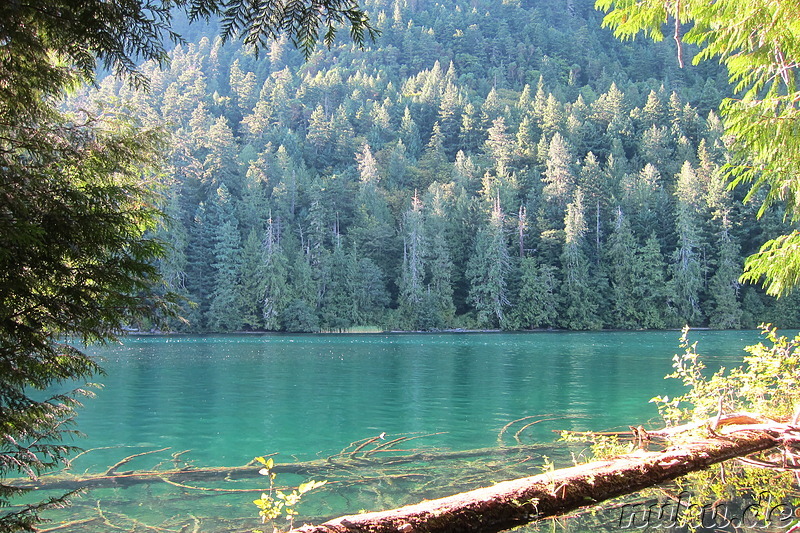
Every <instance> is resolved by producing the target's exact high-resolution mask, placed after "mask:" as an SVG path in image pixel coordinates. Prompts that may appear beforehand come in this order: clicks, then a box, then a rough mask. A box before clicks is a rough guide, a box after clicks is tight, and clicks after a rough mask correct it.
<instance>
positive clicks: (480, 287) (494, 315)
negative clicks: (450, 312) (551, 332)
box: [467, 199, 511, 327]
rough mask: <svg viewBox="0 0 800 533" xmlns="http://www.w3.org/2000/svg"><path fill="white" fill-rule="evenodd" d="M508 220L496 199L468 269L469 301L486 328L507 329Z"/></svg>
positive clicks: (477, 241) (477, 240)
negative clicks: (503, 327)
mask: <svg viewBox="0 0 800 533" xmlns="http://www.w3.org/2000/svg"><path fill="white" fill-rule="evenodd" d="M504 221H505V216H504V214H503V211H502V209H501V207H500V200H499V199H496V200H495V202H494V205H493V207H492V210H491V213H490V217H489V220H488V223H487V224H485V225H484V226H483V227H481V228H480V229H479V230H478V236H477V238H476V240H475V250H474V252H473V254H472V257H471V258H470V260H469V264H468V266H467V277H468V278H469V281H470V289H469V298H470V301H471V302H472V303H473V305H474V306H475V310H476V311H477V315H478V323H479V324H480V325H481V326H483V327H500V326H503V325H504V319H505V312H506V308H507V307H508V306H509V304H510V302H509V299H508V296H509V294H508V274H509V270H510V268H511V260H510V255H509V253H508V246H507V244H506V237H505V233H504V227H503V225H504Z"/></svg>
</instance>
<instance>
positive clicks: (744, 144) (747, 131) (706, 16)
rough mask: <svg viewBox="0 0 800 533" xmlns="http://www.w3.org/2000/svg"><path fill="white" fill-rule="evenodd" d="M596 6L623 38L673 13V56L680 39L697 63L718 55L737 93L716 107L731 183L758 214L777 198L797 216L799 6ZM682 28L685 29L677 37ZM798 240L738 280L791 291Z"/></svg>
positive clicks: (650, 31)
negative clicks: (743, 190)
mask: <svg viewBox="0 0 800 533" xmlns="http://www.w3.org/2000/svg"><path fill="white" fill-rule="evenodd" d="M596 5H597V7H598V8H599V9H603V10H605V11H608V14H607V15H606V17H605V19H604V22H603V23H604V25H606V26H610V27H612V28H613V29H614V33H615V35H617V36H620V37H623V38H630V37H633V36H635V35H636V34H637V33H639V32H640V31H641V32H644V33H645V34H646V35H648V36H650V37H653V38H654V39H661V38H662V37H663V32H662V27H663V25H664V24H665V23H666V22H667V18H668V16H669V17H672V20H671V21H670V23H671V24H673V25H674V28H675V30H674V33H675V35H676V37H675V41H676V43H677V44H678V55H679V58H681V55H682V53H683V51H682V47H681V42H682V40H683V41H686V42H687V43H693V44H697V45H699V46H700V50H699V52H698V53H697V54H696V56H695V57H694V60H693V61H694V63H695V64H697V63H699V62H701V61H705V60H709V59H718V60H719V62H720V63H722V64H723V65H725V67H726V68H727V71H728V79H729V81H730V83H731V84H732V85H733V86H734V90H735V92H736V98H728V99H726V100H724V101H723V102H722V105H721V112H722V116H723V119H724V124H725V133H726V134H727V135H728V136H729V137H730V139H732V140H733V143H732V145H731V147H730V148H731V155H732V158H731V162H730V163H729V164H728V165H727V170H728V175H729V177H730V178H731V183H732V185H733V186H736V185H742V184H744V185H747V186H748V187H749V190H748V192H747V195H746V196H745V200H746V201H754V202H760V203H761V207H760V209H759V211H758V216H762V215H764V214H765V213H766V212H767V210H768V208H769V207H770V206H772V205H773V204H775V203H779V204H780V205H781V206H782V207H783V208H784V209H785V212H786V216H787V217H788V218H789V219H791V220H792V221H794V222H797V221H798V220H800V181H798V180H797V174H798V167H799V166H800V157H798V153H800V144H799V143H800V141H798V139H800V135H798V132H799V131H800V130H799V128H800V120H798V118H800V116H798V113H799V112H800V111H798V108H797V104H796V103H797V100H798V97H799V96H800V91H798V87H797V82H796V72H795V68H796V66H795V64H794V59H793V58H796V57H797V56H798V55H800V43H798V40H797V38H796V35H797V33H798V31H800V22H798V17H797V14H798V13H797V6H796V5H795V4H794V3H792V2H782V1H779V0H757V1H754V2H748V3H747V4H746V5H744V4H742V3H741V2H738V1H736V0H722V1H717V2H713V3H709V2H705V1H702V0H686V1H684V2H679V3H673V2H665V1H663V0H647V1H644V2H638V1H637V2H634V1H632V0H624V1H613V0H599V1H598V2H596ZM681 25H689V26H690V27H691V29H690V30H689V31H688V32H686V34H685V35H683V36H682V37H681ZM765 43H769V45H765ZM796 242H797V236H796V234H794V233H791V234H788V235H784V236H782V237H778V238H777V239H772V240H770V241H769V242H768V243H766V244H765V245H764V246H763V248H762V249H761V251H760V253H759V254H757V255H755V256H752V257H751V258H750V259H749V260H748V261H747V263H746V265H745V271H746V274H745V276H744V277H743V279H744V280H747V281H757V280H759V279H761V278H764V280H765V281H764V285H765V287H767V291H768V292H769V293H770V294H773V295H778V296H780V295H782V294H785V293H786V292H788V291H790V290H791V289H792V287H793V286H794V285H795V284H796V283H797V280H798V279H799V278H800V274H798V272H800V270H798V269H799V268H800V266H799V265H800V263H799V262H798V260H797V259H796V257H794V256H796V255H797V251H796Z"/></svg>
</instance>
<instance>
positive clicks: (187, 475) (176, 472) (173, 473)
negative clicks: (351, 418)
mask: <svg viewBox="0 0 800 533" xmlns="http://www.w3.org/2000/svg"><path fill="white" fill-rule="evenodd" d="M426 436H430V435H419V436H414V437H407V436H404V437H399V438H395V439H392V440H388V441H386V442H384V441H381V440H380V439H379V438H378V437H373V438H370V439H364V441H363V442H362V441H357V442H355V443H351V445H350V446H349V447H348V448H345V449H344V450H342V451H341V452H339V453H338V454H335V455H331V456H329V457H325V458H322V459H316V460H312V461H305V462H298V463H280V462H279V463H277V464H276V465H275V466H274V467H273V469H272V471H273V472H274V473H276V474H298V475H302V476H308V477H326V476H328V475H331V474H332V473H335V472H340V471H348V470H351V469H353V468H362V469H367V470H369V469H374V470H375V471H376V472H380V471H381V470H382V469H384V468H386V467H397V466H400V465H404V464H412V463H436V462H439V461H441V462H446V461H459V460H467V459H482V460H486V461H490V460H495V461H497V460H503V459H508V458H515V457H518V456H526V455H527V456H528V457H532V456H534V455H535V454H536V452H537V451H541V449H542V445H520V446H506V447H502V448H494V447H493V448H479V449H474V450H462V451H438V450H425V449H397V448H394V447H393V446H394V445H396V444H399V443H405V442H408V441H409V440H411V439H413V438H422V437H426ZM364 443H366V444H372V445H373V447H369V448H368V447H366V446H365V445H364ZM353 447H354V448H355V449H354V450H352V451H351V450H350V448H353ZM167 450H169V448H162V449H158V450H150V451H146V452H142V453H136V454H132V455H129V456H127V457H125V458H123V459H122V460H120V461H118V462H117V463H116V464H114V465H113V466H111V467H109V468H108V469H107V470H106V471H104V472H102V473H99V472H98V473H83V474H77V475H76V474H72V473H71V472H69V471H63V472H58V473H53V474H49V475H46V476H42V477H40V478H38V479H35V480H31V479H27V478H24V479H23V478H20V479H17V480H14V482H13V483H14V485H15V486H17V487H22V488H29V489H57V490H66V491H71V490H81V489H97V488H125V487H130V486H135V485H141V484H151V483H168V484H171V485H176V486H183V487H184V488H197V487H192V486H186V485H187V484H208V483H224V482H228V481H237V480H245V479H263V476H262V475H261V474H259V470H260V468H259V467H258V465H257V463H255V462H250V463H248V464H246V465H241V466H219V467H200V468H198V467H195V466H192V465H189V464H186V465H183V466H176V467H175V468H169V469H161V468H155V469H144V470H142V469H137V470H121V467H123V466H125V465H127V464H128V463H129V462H130V461H132V460H133V459H135V458H139V457H143V456H146V455H152V454H156V453H159V452H165V451H167ZM184 453H186V451H182V452H178V453H177V454H172V456H173V458H175V456H176V455H181V454H184ZM532 454H533V455H532ZM271 455H275V454H271ZM206 490H215V491H232V492H253V491H261V490H263V487H260V488H254V489H206Z"/></svg>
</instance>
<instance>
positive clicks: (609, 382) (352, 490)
mask: <svg viewBox="0 0 800 533" xmlns="http://www.w3.org/2000/svg"><path fill="white" fill-rule="evenodd" d="M679 337H680V333H679V332H676V331H668V332H601V333H549V332H548V333H545V332H541V333H540V332H537V333H518V334H501V333H486V334H483V333H468V334H455V333H448V334H390V335H378V334H370V335H327V336H325V335H304V336H282V335H231V336H170V337H156V336H154V337H128V338H125V339H124V340H123V342H122V344H120V345H115V346H110V347H105V348H102V349H95V350H94V351H93V353H94V354H96V355H97V356H98V357H100V358H101V359H102V365H103V366H104V368H105V369H106V372H107V375H106V376H102V377H100V378H98V381H101V382H102V383H103V385H104V387H103V388H102V389H101V390H99V391H98V392H97V397H96V398H94V399H90V400H87V402H86V405H85V407H84V408H83V409H82V410H81V412H80V415H79V417H78V420H77V428H78V429H79V430H80V431H82V432H84V433H85V434H86V435H87V437H86V438H85V439H81V440H79V441H78V442H77V444H78V445H79V446H81V447H82V448H84V449H91V450H92V451H90V452H88V453H86V454H84V455H82V456H80V457H79V458H77V459H76V461H75V462H74V464H73V466H72V472H73V473H97V472H104V471H105V470H106V469H108V468H109V467H110V466H111V465H114V464H115V463H117V462H118V461H120V460H122V459H123V458H125V457H126V456H130V455H133V454H139V453H144V452H154V450H159V449H162V448H169V450H165V451H163V452H157V453H147V454H146V455H142V456H140V457H137V458H135V459H132V460H130V461H128V462H126V463H125V464H124V465H121V466H120V467H119V468H118V469H117V470H118V471H128V470H131V471H133V470H138V469H150V468H153V467H155V466H157V465H158V466H159V468H167V467H175V466H178V467H183V466H185V463H189V464H191V466H192V467H194V468H204V467H209V466H240V465H244V464H246V463H247V462H248V461H250V460H251V459H252V458H253V457H254V456H256V455H263V454H268V453H277V455H276V456H275V460H276V461H277V462H278V463H282V464H285V463H294V462H299V461H310V460H314V459H319V458H326V457H331V456H336V454H339V453H340V452H341V451H342V450H345V449H347V453H345V454H344V455H340V456H338V457H344V456H346V455H348V454H349V453H350V452H352V451H353V450H354V449H355V448H356V447H357V444H358V443H359V442H363V441H364V440H365V439H369V438H371V437H375V436H378V435H380V434H381V433H385V436H384V439H383V440H382V441H381V440H379V441H376V443H375V444H371V445H370V447H373V446H375V445H377V444H378V443H379V442H388V441H390V440H392V439H396V438H401V439H403V440H402V441H401V442H399V443H398V444H397V445H395V446H390V447H391V448H394V449H397V450H404V449H410V450H413V451H429V452H431V453H448V452H455V451H459V450H473V449H479V448H494V449H498V448H501V449H502V448H507V447H510V448H513V447H514V446H529V447H532V448H530V449H526V450H525V451H523V452H524V453H523V452H519V453H523V455H520V456H519V457H522V459H520V458H519V457H518V456H517V455H518V454H517V451H515V452H514V454H511V452H510V451H509V452H508V454H509V455H508V456H507V457H506V456H503V455H501V456H491V457H486V458H485V459H484V460H482V459H481V458H480V457H478V458H476V459H475V461H476V465H478V466H476V467H475V475H473V476H466V477H465V478H464V479H465V481H464V485H463V486H465V487H469V486H478V485H481V484H485V483H491V482H493V481H499V480H501V479H502V478H504V477H505V476H506V475H507V476H512V477H513V475H518V474H519V475H525V474H526V473H530V472H533V473H537V472H538V471H541V465H542V463H543V462H546V461H548V459H543V457H542V456H545V455H547V456H548V457H555V458H556V460H557V461H561V460H563V456H564V453H565V452H564V449H565V448H564V446H563V445H554V444H551V443H552V442H553V440H554V439H555V433H554V432H553V430H560V429H569V430H595V431H601V430H608V429H615V428H627V426H628V425H632V424H646V423H647V422H648V420H650V419H652V418H654V417H656V416H657V412H656V409H655V407H654V406H653V404H650V403H648V401H649V399H650V398H652V397H653V396H655V395H660V394H669V395H674V394H676V393H679V392H680V391H681V389H680V384H679V383H677V382H675V380H664V378H663V377H664V375H666V374H667V373H669V372H670V371H671V363H672V356H673V355H674V354H675V353H677V352H678V351H679V346H678V341H679ZM691 339H692V340H693V341H694V340H696V341H698V343H699V344H698V351H699V352H700V353H701V354H703V356H704V360H705V361H706V364H707V365H708V367H709V368H710V369H712V370H713V369H716V368H717V367H719V366H720V365H725V366H732V365H735V364H736V363H737V362H738V361H739V360H740V359H741V356H742V355H743V352H742V347H743V346H745V345H747V344H753V343H754V342H757V341H758V340H759V336H758V334H757V332H753V331H744V332H742V331H735V332H708V331H697V332H692V333H691ZM542 419H547V420H542ZM537 420H542V421H541V422H538V423H536V424H534V425H531V426H529V427H527V428H523V426H525V425H526V424H529V423H530V422H535V421H537ZM514 421H517V422H514ZM504 427H505V428H506V429H505V430H503V428H504ZM501 432H502V434H501ZM517 432H519V434H518V435H517V437H516V438H515V437H514V435H515V434H516V433H517ZM412 437H413V438H412ZM412 441H413V443H412ZM351 443H356V444H354V445H352V446H350V444H351ZM348 446H349V448H348ZM531 450H533V451H531ZM181 452H182V453H181ZM386 452H388V450H384V451H383V452H381V453H383V454H384V455H392V454H393V453H394V452H391V453H388V454H387V453H386ZM176 453H177V454H178V455H177V456H176V457H174V458H173V457H172V454H176ZM381 453H378V452H376V453H375V454H374V455H373V456H370V459H369V461H372V459H373V458H375V457H383V455H381ZM402 453H404V452H401V451H398V452H397V454H399V455H402ZM559 458H560V459H559ZM369 461H367V462H369ZM481 461H482V462H481ZM479 462H480V464H479ZM329 463H331V469H330V470H326V471H324V472H322V474H324V478H325V479H328V480H329V481H330V482H331V483H330V486H329V487H327V488H326V489H325V490H321V491H319V493H318V494H316V495H313V496H311V495H310V496H309V498H308V505H309V511H308V514H307V515H304V510H303V507H301V509H300V511H301V518H302V517H304V516H305V517H307V518H309V519H313V520H317V519H323V518H331V517H333V516H337V515H339V514H342V513H355V512H358V511H359V510H361V509H369V510H373V509H377V508H381V507H385V506H387V505H398V504H406V503H413V502H415V501H417V500H418V499H419V498H420V497H437V496H444V495H447V494H449V493H451V492H453V487H451V486H449V485H448V482H447V479H448V476H449V477H451V478H454V477H455V474H452V473H449V472H450V471H448V470H447V469H448V468H449V469H453V468H459V467H458V466H457V465H463V464H464V463H463V462H461V463H459V462H457V461H447V462H446V463H445V462H442V464H441V466H439V465H438V463H436V462H435V461H431V460H426V461H425V462H424V465H415V466H414V468H417V470H414V471H411V470H408V471H403V473H402V474H398V475H397V481H398V483H397V484H394V485H396V486H393V487H389V488H386V489H385V490H384V489H381V485H387V483H388V484H392V483H389V482H392V481H393V480H394V478H392V475H393V474H392V473H387V472H386V471H382V470H380V465H377V466H371V465H367V466H366V467H365V468H366V470H364V471H359V473H358V474H357V475H358V476H361V478H360V479H359V481H358V482H357V483H356V482H353V476H355V475H356V474H354V473H353V472H352V471H350V472H349V473H347V475H345V474H343V473H342V474H340V473H338V472H337V471H336V470H335V469H333V466H335V465H334V464H333V463H335V461H331V460H329ZM435 463H436V464H435ZM509 463H514V464H520V465H522V467H520V469H519V471H513V472H512V471H511V470H508V464H509ZM487 465H488V466H487ZM484 467H485V469H484ZM437 468H438V469H439V470H437ZM370 469H372V470H370ZM537 469H539V470H537ZM256 470H257V469H256ZM370 471H371V472H372V473H373V474H374V476H367V475H365V474H364V472H370ZM314 475H315V476H316V477H317V478H319V473H316V472H315V473H314ZM340 475H341V476H342V477H341V480H340V481H337V480H339V476H340ZM347 476H350V477H349V478H348V477H347ZM306 477H307V476H306ZM306 477H303V476H299V475H294V474H281V475H280V476H279V479H278V480H277V483H278V484H279V485H280V484H285V485H287V486H288V485H296V484H297V483H299V482H300V481H302V480H303V479H306ZM371 477H374V478H375V479H374V480H372V481H370V480H369V479H367V478H371ZM466 478H469V479H466ZM175 479H176V480H177V481H178V483H179V484H184V485H186V486H184V487H180V486H176V485H175V484H168V483H158V482H152V483H142V484H137V485H135V486H131V487H122V486H117V487H111V488H108V487H106V488H100V489H95V490H93V491H91V492H90V493H89V494H88V495H86V496H84V497H82V498H80V499H78V500H76V502H75V505H74V506H73V507H72V508H71V509H69V510H67V511H64V512H59V513H58V514H53V515H51V516H52V518H53V519H54V520H55V523H54V524H53V526H56V525H58V524H62V523H64V522H68V521H75V522H76V525H75V526H74V527H73V528H62V529H59V530H58V531H89V530H90V527H94V528H95V530H98V531H102V530H104V529H105V530H110V529H114V528H121V529H123V530H126V531H139V530H141V531H148V530H153V529H152V528H154V527H159V528H161V529H164V530H169V531H182V530H185V531H239V530H241V531H250V530H252V529H253V528H255V527H258V526H259V521H258V518H257V510H256V508H255V506H253V505H252V500H253V498H254V497H258V495H259V494H260V493H259V492H252V493H251V492H246V491H248V490H251V491H258V490H260V489H261V488H263V487H264V486H266V485H265V482H266V479H265V478H259V477H255V478H249V479H244V480H238V481H229V482H226V481H224V480H222V481H219V482H217V481H215V482H214V484H213V487H211V486H209V484H210V483H211V482H210V481H208V480H195V481H192V482H185V481H181V480H180V479H178V478H175ZM459 479H460V478H459ZM421 482H422V483H421ZM336 483H339V485H336ZM376 483H377V485H376ZM420 486H425V487H426V489H425V492H420V491H419V490H418V489H419V487H420ZM458 488H459V490H460V489H461V488H463V487H462V486H461V485H459V486H458ZM415 498H416V499H415ZM182 528H184V529H182Z"/></svg>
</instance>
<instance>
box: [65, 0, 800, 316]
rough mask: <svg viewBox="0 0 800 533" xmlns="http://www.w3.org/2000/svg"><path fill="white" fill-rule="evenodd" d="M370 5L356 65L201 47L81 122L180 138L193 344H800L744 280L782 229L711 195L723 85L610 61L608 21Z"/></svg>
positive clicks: (354, 53) (111, 93)
mask: <svg viewBox="0 0 800 533" xmlns="http://www.w3.org/2000/svg"><path fill="white" fill-rule="evenodd" d="M365 7H366V8H367V9H368V11H369V12H370V13H371V16H372V17H373V20H374V22H375V23H376V26H377V27H378V28H379V29H380V30H381V31H382V35H381V36H380V37H379V38H378V39H377V40H376V41H375V42H374V43H372V44H371V45H370V46H369V48H367V49H364V50H360V49H358V48H355V47H353V46H352V45H350V44H340V45H337V46H334V47H333V48H331V49H330V50H327V49H320V50H318V51H317V52H316V53H314V54H313V56H312V57H311V58H310V59H309V60H308V61H307V62H306V61H304V60H303V58H302V57H301V55H300V54H299V53H298V52H297V51H296V50H294V49H293V48H292V46H291V44H290V43H287V42H285V41H278V42H274V43H272V44H271V45H270V46H269V48H268V49H267V50H264V51H262V52H261V53H259V54H255V53H253V52H252V51H249V50H247V49H245V48H242V47H241V45H239V44H237V43H222V42H221V41H220V40H219V39H218V38H215V37H214V35H216V33H217V29H216V28H208V29H207V30H208V31H205V30H204V29H203V28H196V27H194V26H192V27H188V26H186V27H185V28H184V29H185V31H184V36H185V37H186V38H187V42H186V43H184V44H181V45H179V46H177V47H176V48H175V50H174V51H173V52H172V54H171V61H170V62H169V64H167V65H165V66H164V68H163V69H158V68H156V66H155V65H152V64H147V65H144V67H143V70H144V72H145V73H146V74H147V75H148V76H149V77H150V79H151V84H150V90H149V92H141V91H135V90H133V89H132V88H130V87H129V86H128V85H126V84H125V83H124V82H120V81H118V80H115V79H113V78H108V79H106V80H105V81H103V82H102V83H101V84H100V85H99V87H97V88H96V89H94V90H92V91H90V92H87V93H83V94H81V95H79V96H77V97H76V98H74V99H73V101H72V102H71V105H73V106H75V107H82V108H91V109H94V110H95V111H96V112H101V113H117V114H127V115H130V116H131V117H134V119H133V120H137V121H139V122H141V124H143V125H145V126H162V127H164V128H165V130H166V131H167V133H168V140H169V143H168V153H167V156H166V158H167V169H168V171H167V172H166V174H165V175H164V176H161V177H159V181H160V182H161V183H163V187H164V189H163V193H164V198H165V203H164V209H165V211H166V213H167V214H168V216H169V217H170V224H169V225H168V226H167V227H165V228H164V229H163V234H162V238H163V239H164V240H165V241H167V242H168V243H169V244H170V246H171V250H172V251H171V254H170V256H169V258H168V260H166V261H164V262H163V263H162V264H161V265H160V268H161V270H162V272H163V274H164V276H165V278H166V279H167V280H168V282H169V283H170V284H171V287H172V289H174V290H176V291H177V292H179V293H181V294H183V295H184V296H185V297H186V298H187V301H190V302H193V303H194V305H188V304H187V306H186V309H185V311H184V316H185V317H186V318H187V319H188V324H186V323H183V322H176V323H175V324H174V328H175V329H176V330H179V331H194V332H200V331H213V332H225V331H239V330H268V331H297V332H303V331H307V332H310V331H341V330H348V329H352V328H358V327H377V328H388V329H437V328H498V327H500V328H506V329H528V328H566V329H578V330H580V329H598V328H631V329H637V328H665V327H680V326H682V325H683V324H686V323H688V324H690V325H692V326H710V327H714V328H739V327H753V326H755V325H756V321H757V320H759V321H760V320H763V319H767V320H771V321H773V322H775V323H776V324H779V325H783V326H789V325H794V324H797V323H798V322H800V320H798V317H800V313H798V309H797V308H798V305H797V298H792V297H790V298H786V299H782V300H780V301H778V302H775V301H774V300H772V299H770V298H767V297H765V296H764V295H763V293H762V292H761V291H760V290H759V289H758V288H757V287H751V286H746V287H742V286H740V285H739V284H738V282H737V278H738V276H739V275H740V273H741V266H742V262H743V258H744V257H745V256H746V255H748V254H750V253H752V252H754V251H755V250H756V249H757V246H758V244H760V243H762V242H764V241H765V240H766V239H767V238H769V237H770V236H773V235H776V234H778V232H782V231H784V229H785V227H784V226H783V224H782V218H781V215H780V213H769V214H767V215H766V217H764V219H762V220H761V221H759V222H758V223H756V221H755V216H754V212H755V208H751V207H749V206H746V205H742V203H741V198H738V197H737V196H736V194H735V193H732V192H730V191H728V190H726V188H725V187H724V184H723V183H722V181H721V180H720V179H719V178H720V175H721V167H722V165H724V163H725V158H726V151H725V139H724V138H722V136H721V131H722V128H721V125H720V121H719V119H718V118H717V115H716V114H715V112H714V110H715V109H716V107H717V105H718V103H719V101H720V99H721V98H722V97H724V96H727V95H729V88H728V86H727V82H726V79H727V78H726V75H725V73H724V72H723V71H722V70H721V69H719V68H717V67H716V66H715V65H713V64H705V65H702V66H699V67H692V66H689V67H687V68H684V69H680V68H679V67H678V61H677V59H676V57H675V51H674V49H673V48H672V47H670V45H669V44H668V43H659V44H653V43H649V42H638V41H635V42H627V43H620V42H618V41H617V40H615V39H614V38H613V36H612V35H611V34H610V32H609V31H607V30H604V29H602V28H601V27H600V25H601V22H600V21H601V16H602V15H601V14H600V13H598V12H596V11H595V10H594V9H593V2H592V0H560V1H556V0H521V1H519V0H518V1H515V0H506V1H500V0H474V1H469V2H462V1H459V0H453V1H450V0H447V1H442V2H433V1H430V0H394V1H391V0H373V1H370V2H366V3H365ZM178 30H179V31H180V30H181V28H178ZM687 52H688V53H691V50H688V51H687Z"/></svg>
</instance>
